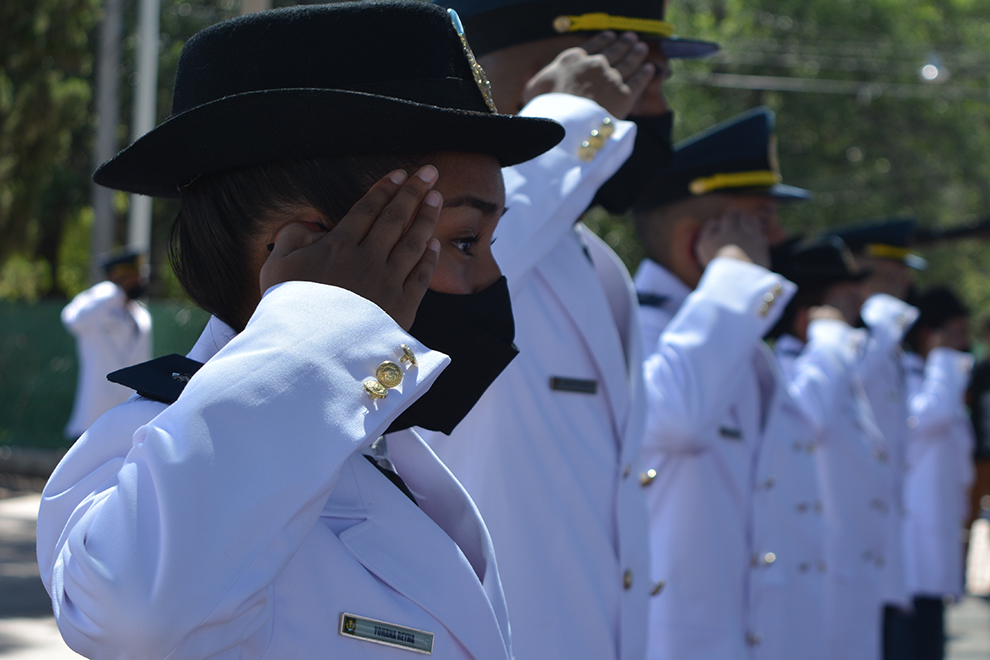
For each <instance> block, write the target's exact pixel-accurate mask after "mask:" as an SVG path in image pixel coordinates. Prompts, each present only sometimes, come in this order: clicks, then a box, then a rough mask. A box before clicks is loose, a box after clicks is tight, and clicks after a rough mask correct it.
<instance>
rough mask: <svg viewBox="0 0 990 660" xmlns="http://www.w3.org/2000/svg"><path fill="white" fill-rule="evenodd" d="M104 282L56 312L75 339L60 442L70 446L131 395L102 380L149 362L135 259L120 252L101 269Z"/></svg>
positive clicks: (147, 325)
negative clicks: (72, 388)
mask: <svg viewBox="0 0 990 660" xmlns="http://www.w3.org/2000/svg"><path fill="white" fill-rule="evenodd" d="M102 266H103V270H104V272H105V273H106V275H107V279H106V280H105V281H103V282H100V283H99V284H96V285H94V286H92V287H90V288H89V289H86V290H85V291H83V292H82V293H80V294H79V295H77V296H76V297H75V298H73V299H72V302H70V303H69V304H68V305H66V306H65V308H64V309H63V310H62V324H63V325H64V326H65V327H66V329H68V331H69V332H71V333H72V334H73V335H74V336H75V338H76V354H77V355H78V357H79V378H78V381H77V383H76V398H75V402H74V403H73V404H72V415H71V416H70V417H69V422H68V423H67V424H66V426H65V436H66V437H67V438H70V439H72V440H75V439H76V438H78V437H79V436H80V435H82V434H83V431H85V430H86V429H88V428H89V426H90V424H92V423H93V422H95V421H96V418H97V417H99V416H100V415H102V414H103V413H105V412H106V411H108V410H110V409H111V408H113V407H114V406H116V405H119V404H121V403H123V402H124V401H126V400H127V397H129V396H130V395H131V391H130V390H129V389H127V388H126V387H124V386H122V385H118V384H117V383H111V382H110V381H108V380H107V374H108V373H110V372H111V371H117V370H118V369H123V368H124V367H129V366H131V365H132V364H138V363H140V362H145V361H147V360H150V359H151V315H150V314H148V310H147V309H146V308H145V306H144V305H142V304H141V302H140V301H138V300H137V299H138V298H139V297H141V296H142V295H143V294H144V278H143V276H142V274H141V272H140V267H141V266H140V255H139V254H138V253H137V252H126V253H124V254H120V255H116V256H114V257H112V258H110V259H108V260H106V261H104V263H103V264H102Z"/></svg>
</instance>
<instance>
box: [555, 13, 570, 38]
mask: <svg viewBox="0 0 990 660" xmlns="http://www.w3.org/2000/svg"><path fill="white" fill-rule="evenodd" d="M571 25H573V21H571V19H570V18H569V17H568V16H558V17H557V18H555V19H553V30H554V32H556V33H557V34H564V33H565V32H567V31H569V30H570V29H571Z"/></svg>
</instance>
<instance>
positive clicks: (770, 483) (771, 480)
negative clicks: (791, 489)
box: [763, 477, 777, 490]
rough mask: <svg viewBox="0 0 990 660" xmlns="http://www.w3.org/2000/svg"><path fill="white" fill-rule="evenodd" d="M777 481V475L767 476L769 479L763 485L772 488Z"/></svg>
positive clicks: (768, 488)
mask: <svg viewBox="0 0 990 660" xmlns="http://www.w3.org/2000/svg"><path fill="white" fill-rule="evenodd" d="M776 483H777V478H776V477H767V480H766V481H764V482H763V487H764V488H766V489H767V490H770V489H771V488H773V487H774V485H776Z"/></svg>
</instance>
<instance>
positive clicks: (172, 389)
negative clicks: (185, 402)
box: [107, 353, 203, 404]
mask: <svg viewBox="0 0 990 660" xmlns="http://www.w3.org/2000/svg"><path fill="white" fill-rule="evenodd" d="M202 366H203V363H202V362H196V361H195V360H190V359H189V358H187V357H185V356H182V355H178V354H175V353H173V354H172V355H166V356H165V357H160V358H157V359H155V360H151V361H149V362H142V363H141V364H136V365H134V366H133V367H126V368H124V369H120V370H119V371H114V372H113V373H110V374H107V380H109V381H110V382H111V383H119V384H120V385H123V386H124V387H129V388H131V389H132V390H135V391H136V392H137V393H138V394H139V395H141V396H143V397H144V398H146V399H152V400H154V401H160V402H162V403H168V404H172V403H175V400H176V399H178V398H179V395H180V394H182V390H183V389H184V388H185V387H186V383H188V382H189V379H190V378H192V376H193V374H195V373H196V372H197V371H199V368H200V367H202Z"/></svg>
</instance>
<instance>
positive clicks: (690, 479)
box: [636, 259, 795, 660]
mask: <svg viewBox="0 0 990 660" xmlns="http://www.w3.org/2000/svg"><path fill="white" fill-rule="evenodd" d="M636 288H637V291H638V292H639V294H640V296H641V298H642V299H644V300H645V299H652V300H653V301H654V302H658V303H659V302H663V301H665V304H664V305H663V306H662V307H656V306H654V307H644V308H643V310H642V314H643V323H644V333H643V334H644V336H646V337H647V338H649V337H650V336H651V335H652V338H653V342H654V343H653V348H652V349H651V351H650V353H649V355H648V357H647V358H646V361H645V363H644V378H645V382H646V391H647V401H648V409H647V410H648V412H647V431H646V436H645V439H644V442H643V456H644V462H645V464H646V466H647V467H648V468H652V469H654V470H655V471H656V479H655V480H654V482H653V484H652V485H651V486H650V487H649V488H648V489H647V498H648V504H649V510H650V534H651V541H652V545H651V553H652V570H653V577H654V578H655V579H658V580H663V581H664V582H665V583H666V586H665V588H664V590H663V593H662V594H661V595H660V597H658V598H655V599H654V600H653V601H651V607H650V641H649V652H648V657H649V658H652V659H657V660H659V659H663V660H679V659H681V658H692V659H697V660H703V659H709V658H710V659H712V660H716V659H717V660H735V659H737V658H748V657H750V650H749V648H750V646H753V645H757V644H759V643H760V642H761V640H762V637H761V636H762V633H760V632H759V631H755V630H752V629H751V628H750V625H751V624H752V623H753V621H752V620H751V618H750V615H751V602H750V598H751V594H750V593H749V589H750V586H751V584H754V585H755V584H758V583H761V582H762V580H763V578H765V577H766V573H764V574H761V575H759V576H755V577H754V576H753V575H751V571H753V570H754V569H758V568H761V567H758V566H753V564H752V559H753V534H754V528H753V515H752V511H753V492H754V485H755V475H756V473H757V469H758V466H757V462H758V460H759V456H760V448H761V444H763V441H764V438H763V435H764V429H765V428H766V427H767V425H768V420H769V419H770V413H771V407H772V405H773V401H774V391H775V389H776V387H777V385H778V383H777V382H776V380H777V378H778V376H777V372H776V366H775V365H774V363H773V358H772V356H771V355H769V354H768V351H767V350H766V348H765V345H764V344H763V343H762V337H763V335H764V334H765V333H766V332H767V331H768V330H769V329H770V327H772V326H773V324H774V322H775V321H776V319H777V318H778V317H779V315H780V313H781V312H782V311H783V309H784V307H785V306H786V305H787V301H788V299H790V297H791V296H792V295H793V293H794V290H795V287H794V285H793V284H792V283H790V282H788V281H787V280H785V279H784V278H783V277H781V276H780V275H777V274H776V273H772V272H770V271H768V270H766V269H765V268H762V267H760V266H756V265H753V264H749V263H744V262H741V261H736V260H732V259H715V260H714V261H712V262H711V263H710V264H709V265H708V267H707V268H706V269H705V273H704V276H703V277H702V279H701V282H700V283H699V284H698V287H697V288H696V289H695V291H694V292H691V293H690V294H688V290H687V288H686V287H685V286H684V284H683V283H681V282H680V281H679V280H677V279H676V278H675V277H674V276H673V275H672V274H671V273H669V272H668V271H666V270H665V269H664V268H662V267H661V266H659V265H658V264H656V263H654V262H651V261H645V262H643V264H641V265H640V268H639V270H638V272H637V273H636ZM675 310H676V314H674V311H675ZM672 315H673V318H671V316H672ZM658 334H659V336H657V335H658ZM761 541H768V539H766V538H763V537H762V536H761ZM766 552H772V551H771V550H769V549H767V550H766V551H765V554H766ZM764 568H765V567H764ZM751 580H752V581H753V582H752V583H751Z"/></svg>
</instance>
